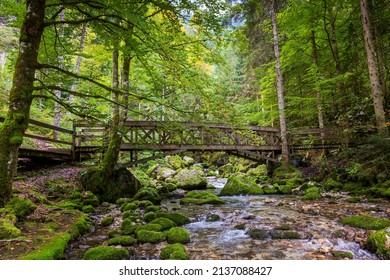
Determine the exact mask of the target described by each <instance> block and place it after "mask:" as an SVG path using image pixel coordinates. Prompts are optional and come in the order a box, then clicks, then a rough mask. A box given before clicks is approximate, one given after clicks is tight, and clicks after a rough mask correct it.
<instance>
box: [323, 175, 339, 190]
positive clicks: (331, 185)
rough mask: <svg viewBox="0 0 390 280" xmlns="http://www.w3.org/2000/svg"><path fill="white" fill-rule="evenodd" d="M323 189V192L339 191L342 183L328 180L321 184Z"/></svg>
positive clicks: (331, 179)
mask: <svg viewBox="0 0 390 280" xmlns="http://www.w3.org/2000/svg"><path fill="white" fill-rule="evenodd" d="M323 187H324V189H325V190H333V191H339V190H341V189H342V188H343V183H341V182H339V181H337V180H335V179H333V178H328V179H327V180H326V181H325V183H324V184H323Z"/></svg>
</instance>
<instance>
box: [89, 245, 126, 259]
mask: <svg viewBox="0 0 390 280" xmlns="http://www.w3.org/2000/svg"><path fill="white" fill-rule="evenodd" d="M128 258H129V253H128V252H127V251H126V250H125V249H121V248H113V247H108V246H98V247H95V248H91V249H89V250H88V251H87V252H85V254H84V257H83V259H84V260H125V259H128Z"/></svg>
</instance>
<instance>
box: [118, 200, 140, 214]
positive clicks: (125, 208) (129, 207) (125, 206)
mask: <svg viewBox="0 0 390 280" xmlns="http://www.w3.org/2000/svg"><path fill="white" fill-rule="evenodd" d="M137 207H138V206H137V204H135V203H134V202H129V203H125V204H123V205H122V206H121V208H120V210H121V212H125V211H128V210H135V209H137Z"/></svg>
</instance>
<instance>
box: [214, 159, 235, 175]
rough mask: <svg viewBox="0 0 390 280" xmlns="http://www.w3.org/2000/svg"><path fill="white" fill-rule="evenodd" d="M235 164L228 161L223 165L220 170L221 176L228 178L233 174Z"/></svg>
mask: <svg viewBox="0 0 390 280" xmlns="http://www.w3.org/2000/svg"><path fill="white" fill-rule="evenodd" d="M233 169H234V167H233V164H231V163H228V164H225V165H223V166H221V167H220V168H219V169H218V170H219V174H218V175H219V177H222V178H228V177H230V176H231V174H233V172H234V171H233Z"/></svg>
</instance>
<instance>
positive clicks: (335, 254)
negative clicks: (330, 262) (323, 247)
mask: <svg viewBox="0 0 390 280" xmlns="http://www.w3.org/2000/svg"><path fill="white" fill-rule="evenodd" d="M332 255H333V257H335V258H336V259H350V260H352V259H353V254H352V253H351V252H345V251H335V252H332Z"/></svg>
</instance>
